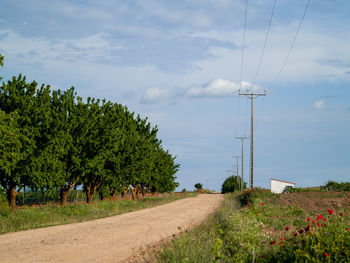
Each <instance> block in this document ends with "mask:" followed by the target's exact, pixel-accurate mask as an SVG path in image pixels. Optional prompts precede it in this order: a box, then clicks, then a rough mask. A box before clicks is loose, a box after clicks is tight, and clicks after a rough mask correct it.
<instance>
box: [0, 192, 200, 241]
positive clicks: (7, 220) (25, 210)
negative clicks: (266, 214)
mask: <svg viewBox="0 0 350 263" xmlns="http://www.w3.org/2000/svg"><path fill="white" fill-rule="evenodd" d="M192 196H195V194H194V193H187V194H174V193H171V194H162V195H159V196H157V197H155V196H153V197H152V196H151V197H145V198H143V199H142V200H122V199H118V200H117V201H115V200H109V199H104V200H103V201H98V202H93V203H91V204H87V203H82V202H76V203H70V204H67V205H61V204H59V203H55V202H52V203H48V204H47V205H42V204H39V205H32V206H24V207H20V209H16V210H15V211H14V212H12V213H11V212H10V210H9V209H8V208H4V207H0V234H3V233H7V232H14V231H20V230H25V229H32V228H39V227H45V226H53V225H60V224H69V223H74V222H81V221H86V220H91V219H96V218H102V217H107V216H112V215H117V214H122V213H126V212H130V211H134V210H139V209H143V208H148V207H153V206H156V205H160V204H164V203H168V202H171V201H174V200H177V199H181V198H185V197H192Z"/></svg>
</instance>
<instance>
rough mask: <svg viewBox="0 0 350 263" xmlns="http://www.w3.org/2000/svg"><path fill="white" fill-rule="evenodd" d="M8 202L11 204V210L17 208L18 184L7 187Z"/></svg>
mask: <svg viewBox="0 0 350 263" xmlns="http://www.w3.org/2000/svg"><path fill="white" fill-rule="evenodd" d="M6 192H7V202H8V204H9V207H10V209H11V211H13V210H15V209H16V196H17V192H16V186H11V187H10V188H9V189H7V191H6Z"/></svg>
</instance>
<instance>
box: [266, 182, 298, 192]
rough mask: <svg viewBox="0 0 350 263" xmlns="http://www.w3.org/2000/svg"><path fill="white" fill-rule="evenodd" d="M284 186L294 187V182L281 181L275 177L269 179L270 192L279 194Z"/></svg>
mask: <svg viewBox="0 0 350 263" xmlns="http://www.w3.org/2000/svg"><path fill="white" fill-rule="evenodd" d="M286 186H291V187H293V188H294V186H295V183H291V182H286V181H281V180H277V179H271V192H272V193H275V194H280V193H282V192H283V190H284V188H285V187H286Z"/></svg>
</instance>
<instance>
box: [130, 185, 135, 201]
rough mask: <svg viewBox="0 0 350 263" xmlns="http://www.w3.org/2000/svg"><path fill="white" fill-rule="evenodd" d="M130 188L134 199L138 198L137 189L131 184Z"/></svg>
mask: <svg viewBox="0 0 350 263" xmlns="http://www.w3.org/2000/svg"><path fill="white" fill-rule="evenodd" d="M129 188H130V191H131V195H132V199H133V200H135V199H136V189H135V188H133V187H132V186H131V185H129Z"/></svg>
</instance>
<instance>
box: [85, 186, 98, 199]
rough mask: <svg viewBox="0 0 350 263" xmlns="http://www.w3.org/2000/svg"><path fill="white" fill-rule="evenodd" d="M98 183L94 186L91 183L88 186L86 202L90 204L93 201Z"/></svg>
mask: <svg viewBox="0 0 350 263" xmlns="http://www.w3.org/2000/svg"><path fill="white" fill-rule="evenodd" d="M97 187H98V185H95V186H93V185H92V184H91V183H90V184H89V185H88V186H87V187H86V189H85V193H86V202H87V203H88V204H91V203H92V198H93V197H94V194H95V192H96V189H97Z"/></svg>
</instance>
